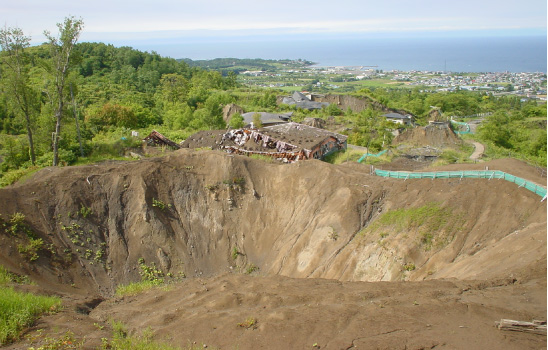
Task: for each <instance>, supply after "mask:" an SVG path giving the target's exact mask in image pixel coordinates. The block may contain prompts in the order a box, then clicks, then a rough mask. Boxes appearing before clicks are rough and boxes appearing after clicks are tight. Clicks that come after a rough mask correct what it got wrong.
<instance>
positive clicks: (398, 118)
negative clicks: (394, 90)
mask: <svg viewBox="0 0 548 350" xmlns="http://www.w3.org/2000/svg"><path fill="white" fill-rule="evenodd" d="M382 116H383V117H385V118H386V120H388V121H391V122H394V123H397V124H403V125H413V123H414V122H415V120H414V118H413V116H412V115H410V114H407V115H403V114H400V113H395V112H392V113H386V114H383V115H382Z"/></svg>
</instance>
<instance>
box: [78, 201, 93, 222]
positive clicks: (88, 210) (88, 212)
mask: <svg viewBox="0 0 548 350" xmlns="http://www.w3.org/2000/svg"><path fill="white" fill-rule="evenodd" d="M78 214H80V215H81V216H82V217H83V218H84V219H85V218H87V217H88V216H89V215H91V214H93V211H92V210H91V208H90V207H86V206H85V205H83V204H82V206H81V207H80V210H79V211H78Z"/></svg>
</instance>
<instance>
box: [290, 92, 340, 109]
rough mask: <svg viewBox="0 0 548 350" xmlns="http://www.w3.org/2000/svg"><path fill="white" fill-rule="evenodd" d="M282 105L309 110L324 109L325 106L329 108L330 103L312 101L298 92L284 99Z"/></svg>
mask: <svg viewBox="0 0 548 350" xmlns="http://www.w3.org/2000/svg"><path fill="white" fill-rule="evenodd" d="M282 103H283V104H286V105H296V106H297V108H302V109H308V110H313V109H322V107H324V106H329V103H328V102H315V101H311V100H310V99H309V98H308V97H306V96H305V95H304V94H302V93H301V92H298V91H295V92H294V93H293V95H291V96H290V97H284V98H283V99H282Z"/></svg>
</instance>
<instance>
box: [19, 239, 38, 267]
mask: <svg viewBox="0 0 548 350" xmlns="http://www.w3.org/2000/svg"><path fill="white" fill-rule="evenodd" d="M43 246H44V241H43V240H42V238H36V239H34V238H30V239H29V241H28V243H27V244H19V245H17V250H18V251H19V253H20V254H21V255H22V256H23V257H25V258H26V259H27V260H29V261H31V262H32V261H35V260H38V258H39V257H40V256H39V255H38V251H39V250H40V249H42V247H43Z"/></svg>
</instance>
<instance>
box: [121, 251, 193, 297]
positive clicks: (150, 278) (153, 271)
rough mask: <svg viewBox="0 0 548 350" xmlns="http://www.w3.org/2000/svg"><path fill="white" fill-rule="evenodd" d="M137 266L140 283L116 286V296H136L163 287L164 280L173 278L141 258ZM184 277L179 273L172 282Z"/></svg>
mask: <svg viewBox="0 0 548 350" xmlns="http://www.w3.org/2000/svg"><path fill="white" fill-rule="evenodd" d="M138 264H139V274H140V275H141V281H139V282H133V283H130V284H128V285H124V286H118V287H117V288H116V296H118V297H122V296H125V295H136V294H139V293H142V292H144V291H146V290H149V289H152V288H156V287H161V286H165V285H166V278H174V276H173V275H172V274H171V273H168V274H165V273H164V272H163V271H162V270H160V269H159V268H157V267H156V265H155V264H154V263H152V264H150V265H147V264H146V263H145V259H143V258H140V259H139V261H138ZM185 277H186V276H185V274H184V273H180V275H179V277H177V278H174V279H173V281H176V280H178V279H179V278H185Z"/></svg>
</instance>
